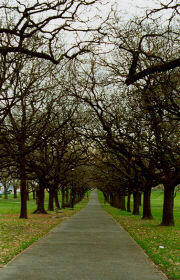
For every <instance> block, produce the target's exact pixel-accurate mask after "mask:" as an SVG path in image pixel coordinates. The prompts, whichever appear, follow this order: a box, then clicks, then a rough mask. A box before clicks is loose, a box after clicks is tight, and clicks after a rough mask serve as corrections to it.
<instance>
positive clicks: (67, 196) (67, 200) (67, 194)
mask: <svg viewBox="0 0 180 280" xmlns="http://www.w3.org/2000/svg"><path fill="white" fill-rule="evenodd" d="M68 202H69V191H68V190H67V191H66V203H68Z"/></svg>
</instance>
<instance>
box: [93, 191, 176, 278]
mask: <svg viewBox="0 0 180 280" xmlns="http://www.w3.org/2000/svg"><path fill="white" fill-rule="evenodd" d="M98 197H99V200H100V203H101V205H102V207H103V208H104V209H105V210H106V211H107V212H108V213H109V214H110V215H111V216H112V217H113V218H114V219H115V220H116V221H117V222H118V223H119V224H121V225H122V226H123V228H124V229H125V230H126V231H127V232H128V233H129V234H130V235H131V236H132V237H133V238H134V239H135V241H136V242H137V243H138V244H139V245H140V246H141V247H142V248H143V249H144V250H145V252H146V253H147V255H148V256H149V257H150V258H151V259H152V260H153V262H154V263H155V264H156V265H157V266H158V267H159V268H160V269H161V270H162V271H163V272H164V273H165V274H166V275H167V277H168V278H169V279H180V250H179V249H180V246H179V247H178V242H179V241H180V193H178V194H177V196H176V198H175V207H174V216H175V226H174V227H173V226H170V227H165V226H159V225H160V222H161V216H162V205H163V192H162V190H156V191H153V192H152V199H151V205H152V214H153V218H154V219H153V220H141V215H142V206H141V207H140V216H133V215H132V214H131V213H128V212H126V211H122V210H120V209H117V208H114V207H112V206H110V205H109V204H108V203H106V204H104V197H103V194H102V192H100V191H98ZM131 209H132V203H131ZM179 245H180V244H179ZM160 246H162V247H163V248H161V247H160Z"/></svg>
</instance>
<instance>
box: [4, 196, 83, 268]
mask: <svg viewBox="0 0 180 280" xmlns="http://www.w3.org/2000/svg"><path fill="white" fill-rule="evenodd" d="M59 199H60V201H61V196H59ZM87 202H88V198H87V197H85V198H84V199H83V200H82V201H81V202H80V203H78V204H76V205H75V207H74V210H71V209H69V208H66V209H62V210H60V211H58V212H56V211H54V212H50V211H49V212H48V214H47V215H46V214H32V212H33V211H34V210H35V209H36V203H35V200H33V199H32V196H30V200H29V201H28V219H27V220H26V219H19V213H20V198H17V199H14V198H13V197H12V195H9V198H8V199H7V200H5V199H4V198H0V267H3V266H4V265H5V264H6V263H8V262H9V261H10V260H11V259H12V258H13V257H14V256H15V255H17V254H18V253H20V252H21V251H23V250H24V249H25V248H27V247H28V246H29V245H31V244H32V243H33V242H35V241H36V240H38V239H39V238H40V237H42V236H44V235H45V234H46V233H47V232H49V231H50V230H51V229H52V228H53V227H55V226H56V225H58V224H59V223H61V222H62V221H63V220H65V219H66V217H70V216H72V215H74V214H75V213H76V212H77V211H79V210H81V209H82V208H83V207H85V205H86V204H87ZM47 207H48V194H46V199H45V208H46V209H47Z"/></svg>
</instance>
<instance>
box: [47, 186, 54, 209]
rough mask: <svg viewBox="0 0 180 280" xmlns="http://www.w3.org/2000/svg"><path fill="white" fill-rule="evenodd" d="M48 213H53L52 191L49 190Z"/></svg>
mask: <svg viewBox="0 0 180 280" xmlns="http://www.w3.org/2000/svg"><path fill="white" fill-rule="evenodd" d="M48 210H49V211H54V190H52V189H51V188H50V189H49V205H48Z"/></svg>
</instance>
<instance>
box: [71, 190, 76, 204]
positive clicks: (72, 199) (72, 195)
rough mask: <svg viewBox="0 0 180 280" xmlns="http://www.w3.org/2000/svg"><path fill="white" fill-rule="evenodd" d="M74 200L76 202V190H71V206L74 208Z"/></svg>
mask: <svg viewBox="0 0 180 280" xmlns="http://www.w3.org/2000/svg"><path fill="white" fill-rule="evenodd" d="M74 202H75V192H74V190H71V192H70V203H71V208H74Z"/></svg>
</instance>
